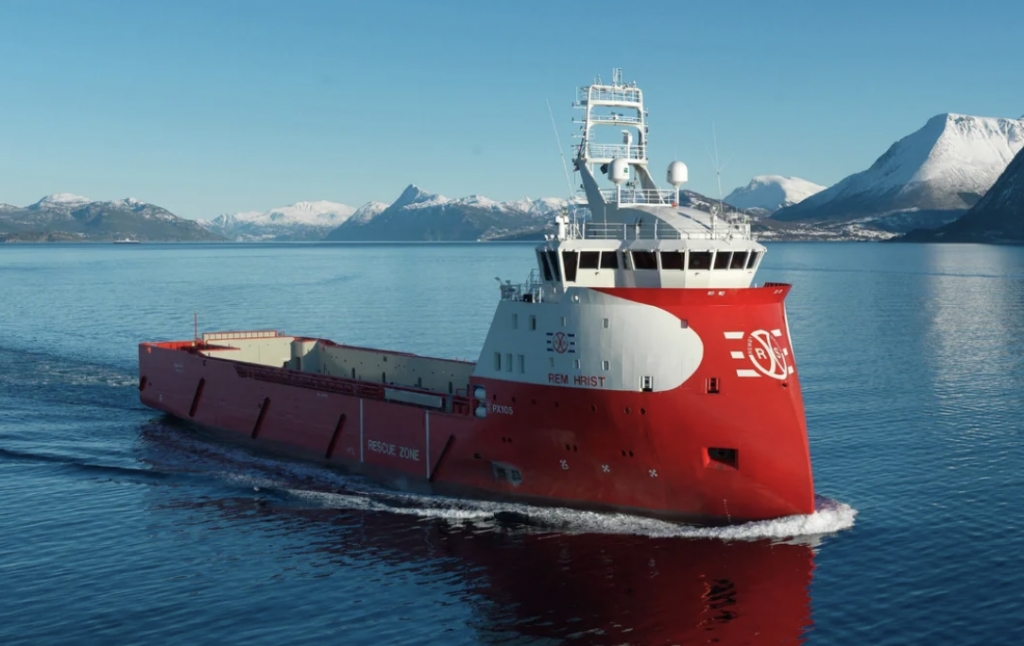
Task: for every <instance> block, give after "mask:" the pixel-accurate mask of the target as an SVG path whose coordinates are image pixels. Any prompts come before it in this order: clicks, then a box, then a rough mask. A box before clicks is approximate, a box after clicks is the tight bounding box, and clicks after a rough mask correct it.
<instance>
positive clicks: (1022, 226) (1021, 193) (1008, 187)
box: [907, 150, 1024, 243]
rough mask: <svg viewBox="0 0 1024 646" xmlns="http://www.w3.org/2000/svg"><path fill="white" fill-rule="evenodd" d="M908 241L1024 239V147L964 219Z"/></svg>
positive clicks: (1009, 240) (921, 233)
mask: <svg viewBox="0 0 1024 646" xmlns="http://www.w3.org/2000/svg"><path fill="white" fill-rule="evenodd" d="M907 239H908V240H922V241H923V240H934V241H937V242H1017V243H1021V242H1024V150H1022V151H1021V152H1019V153H1017V156H1016V157H1014V159H1013V161H1012V162H1010V165H1009V166H1007V167H1006V170H1005V171H1004V172H1003V174H1002V175H1001V176H1000V177H999V179H998V180H996V183H995V184H993V185H992V188H990V189H989V190H988V192H987V193H985V197H983V198H981V201H980V202H978V203H977V204H975V205H974V207H973V208H971V210H970V211H968V212H967V214H966V215H964V216H963V217H962V218H960V219H959V220H957V221H955V222H951V223H950V224H947V225H945V226H943V227H939V228H938V229H935V230H934V231H914V232H911V234H909V235H907Z"/></svg>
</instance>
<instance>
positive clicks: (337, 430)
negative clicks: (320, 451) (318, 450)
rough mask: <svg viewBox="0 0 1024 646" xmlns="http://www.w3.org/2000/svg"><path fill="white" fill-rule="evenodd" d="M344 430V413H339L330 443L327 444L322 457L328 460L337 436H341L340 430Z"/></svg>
mask: <svg viewBox="0 0 1024 646" xmlns="http://www.w3.org/2000/svg"><path fill="white" fill-rule="evenodd" d="M343 430H345V413H342V414H341V417H339V418H338V423H337V425H335V427H334V435H332V436H331V443H330V444H328V445H327V452H326V453H325V454H324V457H325V458H327V459H328V460H330V459H331V456H333V455H334V447H336V446H337V445H338V438H339V437H341V432H342V431H343Z"/></svg>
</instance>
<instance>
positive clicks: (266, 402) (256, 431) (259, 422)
mask: <svg viewBox="0 0 1024 646" xmlns="http://www.w3.org/2000/svg"><path fill="white" fill-rule="evenodd" d="M268 408H270V397H264V398H263V405H262V406H260V414H259V415H258V416H257V417H256V423H255V424H253V427H252V434H251V435H250V436H249V437H250V438H252V439H254V440H255V439H256V438H257V437H259V435H260V427H261V426H263V418H264V417H266V416H267V409H268Z"/></svg>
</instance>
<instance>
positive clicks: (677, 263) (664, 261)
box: [661, 251, 685, 269]
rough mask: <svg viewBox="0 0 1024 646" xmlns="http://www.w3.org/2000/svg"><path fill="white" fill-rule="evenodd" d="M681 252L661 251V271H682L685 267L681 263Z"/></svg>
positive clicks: (682, 258)
mask: <svg viewBox="0 0 1024 646" xmlns="http://www.w3.org/2000/svg"><path fill="white" fill-rule="evenodd" d="M684 260H685V258H684V257H683V252H682V251H662V252H661V268H662V269H682V268H683V267H684V266H685V265H684V263H683V261H684Z"/></svg>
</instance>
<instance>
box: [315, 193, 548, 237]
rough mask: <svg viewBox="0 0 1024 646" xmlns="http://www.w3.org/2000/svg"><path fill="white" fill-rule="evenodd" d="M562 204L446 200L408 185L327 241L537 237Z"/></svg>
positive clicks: (363, 210)
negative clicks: (391, 200)
mask: <svg viewBox="0 0 1024 646" xmlns="http://www.w3.org/2000/svg"><path fill="white" fill-rule="evenodd" d="M567 204H568V201H567V200H562V199H558V198H541V199H537V200H531V199H530V198H524V199H521V200H514V201H510V202H497V201H495V200H492V199H490V198H487V197H484V196H482V195H470V196H468V197H462V198H458V199H451V198H447V197H445V196H443V195H439V194H437V193H431V192H429V191H425V190H423V189H422V188H420V187H418V186H416V185H415V184H410V185H409V186H408V187H407V188H406V189H405V190H404V191H402V194H401V195H399V196H398V199H397V200H395V201H394V202H393V203H392V204H391V205H384V204H383V203H381V202H370V203H369V204H366V205H364V206H363V207H361V208H360V209H359V211H357V212H356V213H355V214H353V216H352V217H351V218H349V219H348V221H346V222H345V223H344V224H342V225H341V226H339V227H338V228H337V229H335V230H334V231H332V232H331V233H330V234H329V235H328V236H327V238H326V239H328V240H491V239H495V238H508V237H522V236H527V237H541V236H542V232H543V231H545V230H546V228H547V227H548V225H549V221H551V220H552V218H553V217H554V215H555V213H557V212H558V211H559V210H561V209H563V208H565V207H566V205H567Z"/></svg>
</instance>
